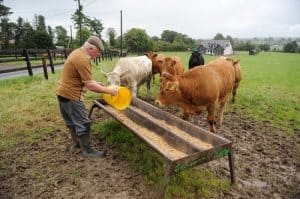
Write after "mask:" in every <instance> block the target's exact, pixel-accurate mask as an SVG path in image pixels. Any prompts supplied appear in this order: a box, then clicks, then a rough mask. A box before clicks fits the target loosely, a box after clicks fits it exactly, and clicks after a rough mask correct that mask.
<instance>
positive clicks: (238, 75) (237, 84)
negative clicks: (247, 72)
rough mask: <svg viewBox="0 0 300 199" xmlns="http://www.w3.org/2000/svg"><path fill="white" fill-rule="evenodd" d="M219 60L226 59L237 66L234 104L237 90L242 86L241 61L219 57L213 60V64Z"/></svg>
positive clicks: (233, 92) (233, 91) (233, 95)
mask: <svg viewBox="0 0 300 199" xmlns="http://www.w3.org/2000/svg"><path fill="white" fill-rule="evenodd" d="M219 59H225V60H228V61H231V62H232V64H233V65H234V66H235V82H234V86H233V90H232V100H231V101H232V102H233V103H234V102H235V95H236V90H237V89H238V87H239V85H240V82H241V80H242V78H243V76H242V69H241V66H240V63H239V62H240V60H239V59H238V60H237V61H235V60H233V59H232V58H229V57H219V58H217V59H215V60H213V61H212V62H215V61H218V60H219Z"/></svg>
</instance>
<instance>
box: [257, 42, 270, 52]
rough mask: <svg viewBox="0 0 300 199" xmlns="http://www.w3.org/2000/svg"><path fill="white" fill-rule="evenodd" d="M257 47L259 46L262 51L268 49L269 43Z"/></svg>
mask: <svg viewBox="0 0 300 199" xmlns="http://www.w3.org/2000/svg"><path fill="white" fill-rule="evenodd" d="M258 47H259V48H260V50H263V51H269V50H270V45H269V44H260V45H259V46H258Z"/></svg>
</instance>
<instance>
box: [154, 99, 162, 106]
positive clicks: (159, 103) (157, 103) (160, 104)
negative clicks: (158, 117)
mask: <svg viewBox="0 0 300 199" xmlns="http://www.w3.org/2000/svg"><path fill="white" fill-rule="evenodd" d="M155 104H156V105H158V106H163V104H162V103H161V101H159V100H155Z"/></svg>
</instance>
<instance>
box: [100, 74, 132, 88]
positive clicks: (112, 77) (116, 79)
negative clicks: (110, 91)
mask: <svg viewBox="0 0 300 199" xmlns="http://www.w3.org/2000/svg"><path fill="white" fill-rule="evenodd" d="M101 72H102V73H103V74H104V76H105V77H106V78H107V83H108V84H109V85H114V86H121V79H122V77H123V76H124V75H126V73H128V72H129V71H128V70H127V71H123V72H122V73H121V74H119V73H117V72H109V73H106V72H104V71H101Z"/></svg>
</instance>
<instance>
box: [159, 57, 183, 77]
mask: <svg viewBox="0 0 300 199" xmlns="http://www.w3.org/2000/svg"><path fill="white" fill-rule="evenodd" d="M158 63H159V65H160V74H162V73H170V74H172V75H181V74H183V72H184V67H183V64H182V61H181V59H180V58H179V57H176V56H172V57H166V58H165V59H164V60H163V61H161V60H160V61H158Z"/></svg>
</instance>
